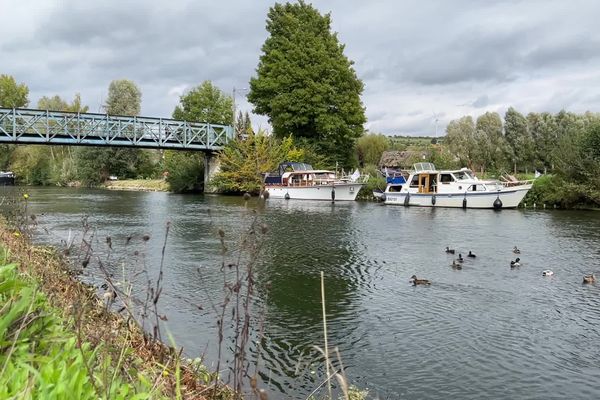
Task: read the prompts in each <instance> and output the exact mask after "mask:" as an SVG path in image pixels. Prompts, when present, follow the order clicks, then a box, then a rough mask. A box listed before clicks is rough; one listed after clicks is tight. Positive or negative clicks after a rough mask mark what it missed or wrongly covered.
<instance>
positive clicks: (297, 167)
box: [277, 161, 313, 175]
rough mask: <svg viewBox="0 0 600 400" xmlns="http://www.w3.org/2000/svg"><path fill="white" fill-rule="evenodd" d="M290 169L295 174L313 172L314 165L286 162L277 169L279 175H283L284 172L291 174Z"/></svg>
mask: <svg viewBox="0 0 600 400" xmlns="http://www.w3.org/2000/svg"><path fill="white" fill-rule="evenodd" d="M289 169H291V170H292V171H294V172H297V171H311V170H312V169H313V167H312V165H310V164H306V163H301V162H292V161H286V162H282V163H281V164H279V167H278V168H277V173H278V174H279V175H283V174H284V172H289Z"/></svg>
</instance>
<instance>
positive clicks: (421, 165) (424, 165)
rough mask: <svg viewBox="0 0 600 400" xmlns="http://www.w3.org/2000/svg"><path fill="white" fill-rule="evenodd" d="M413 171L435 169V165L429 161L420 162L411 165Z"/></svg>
mask: <svg viewBox="0 0 600 400" xmlns="http://www.w3.org/2000/svg"><path fill="white" fill-rule="evenodd" d="M413 169H414V170H415V172H424V171H435V165H433V163H429V162H420V163H416V164H414V165H413Z"/></svg>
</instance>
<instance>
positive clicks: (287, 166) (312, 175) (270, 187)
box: [264, 162, 364, 201]
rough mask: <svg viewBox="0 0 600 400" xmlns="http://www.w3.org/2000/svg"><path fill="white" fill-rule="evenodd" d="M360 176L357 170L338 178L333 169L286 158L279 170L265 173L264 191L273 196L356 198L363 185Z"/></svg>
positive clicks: (347, 199) (310, 198)
mask: <svg viewBox="0 0 600 400" xmlns="http://www.w3.org/2000/svg"><path fill="white" fill-rule="evenodd" d="M359 180H360V174H359V173H358V171H357V172H355V173H354V174H353V175H352V176H350V177H346V178H338V177H337V176H336V173H335V172H334V171H329V170H315V169H313V167H312V166H311V165H310V164H306V163H298V162H284V163H281V164H279V167H278V168H277V172H275V173H268V174H265V178H264V192H265V193H268V195H267V196H268V197H269V198H274V199H301V200H331V201H338V200H340V201H353V200H356V196H357V195H358V192H359V191H360V188H361V187H362V186H363V185H364V184H363V183H362V182H360V181H359ZM265 197H266V196H265Z"/></svg>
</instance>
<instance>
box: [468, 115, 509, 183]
mask: <svg viewBox="0 0 600 400" xmlns="http://www.w3.org/2000/svg"><path fill="white" fill-rule="evenodd" d="M475 135H476V142H477V150H478V152H479V154H478V157H477V158H478V162H479V164H480V167H481V170H482V171H483V170H484V169H485V168H491V169H493V170H499V169H502V168H505V167H506V160H507V158H508V154H509V152H510V150H509V147H508V144H507V143H506V139H505V138H504V135H503V125H502V118H500V115H499V114H498V113H496V112H486V113H485V114H483V115H480V116H479V117H478V118H477V122H476V123H475Z"/></svg>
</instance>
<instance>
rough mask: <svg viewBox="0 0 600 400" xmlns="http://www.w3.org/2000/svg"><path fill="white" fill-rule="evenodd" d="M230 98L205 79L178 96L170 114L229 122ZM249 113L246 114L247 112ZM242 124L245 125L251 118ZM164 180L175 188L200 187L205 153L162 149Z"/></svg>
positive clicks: (180, 189) (231, 106) (174, 116)
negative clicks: (165, 172)
mask: <svg viewBox="0 0 600 400" xmlns="http://www.w3.org/2000/svg"><path fill="white" fill-rule="evenodd" d="M232 112H233V98H232V97H230V96H227V95H225V94H224V93H223V92H222V91H221V90H220V89H219V88H218V87H217V86H215V85H213V84H212V82H210V81H204V82H202V83H201V84H200V85H199V86H197V87H195V88H193V89H191V90H190V91H188V92H187V93H185V94H184V95H183V96H181V97H180V99H179V105H177V106H176V107H175V110H174V111H173V118H174V119H177V120H183V121H190V122H208V123H211V124H220V125H231V123H232ZM247 117H248V116H247ZM240 119H241V122H240V123H241V124H242V125H243V126H246V124H247V123H249V121H250V118H249V117H248V119H247V120H244V119H243V117H241V112H240ZM165 169H166V171H167V172H168V175H167V182H168V183H169V186H170V188H171V190H172V191H174V192H178V193H181V192H193V191H200V190H201V189H202V187H203V185H204V156H203V155H202V154H201V153H198V152H192V151H190V152H181V151H166V152H165Z"/></svg>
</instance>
